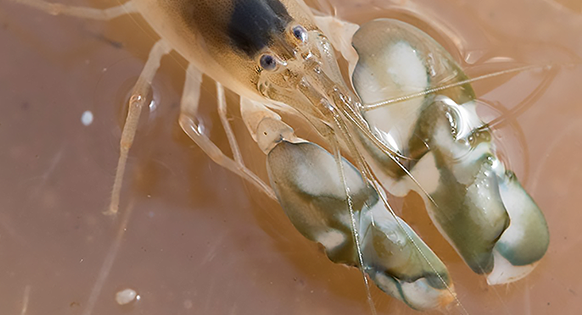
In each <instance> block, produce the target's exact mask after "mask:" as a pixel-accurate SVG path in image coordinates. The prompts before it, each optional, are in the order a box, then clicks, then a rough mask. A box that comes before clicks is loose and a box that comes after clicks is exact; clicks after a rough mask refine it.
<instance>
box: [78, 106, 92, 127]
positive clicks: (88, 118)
mask: <svg viewBox="0 0 582 315" xmlns="http://www.w3.org/2000/svg"><path fill="white" fill-rule="evenodd" d="M81 123H82V124H83V125H85V126H89V125H90V124H92V123H93V113H92V112H91V111H90V110H86V111H84V112H83V114H82V115H81Z"/></svg>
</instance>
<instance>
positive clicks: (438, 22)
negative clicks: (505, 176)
mask: <svg viewBox="0 0 582 315" xmlns="http://www.w3.org/2000/svg"><path fill="white" fill-rule="evenodd" d="M62 2H63V3H74V4H76V5H90V6H94V7H108V6H111V5H113V4H115V3H116V1H113V0H99V1H90V0H77V1H73V0H68V1H62ZM322 2H323V1H322ZM578 3H579V2H577V1H575V0H574V1H570V2H568V1H566V0H561V1H556V2H553V1H549V0H548V1H542V0H535V1H526V0H511V1H479V0H472V1H434V0H433V1H430V0H426V1H393V2H391V1H382V0H377V1H369V0H358V1H347V0H346V1H341V2H340V1H339V0H338V1H333V2H331V4H332V6H334V7H335V8H336V9H337V14H338V15H339V16H340V17H344V18H346V19H349V20H352V21H354V22H360V23H361V22H364V21H366V20H369V19H372V18H376V17H388V16H389V17H398V18H401V19H404V20H406V21H409V22H411V23H413V24H415V25H417V26H419V27H421V28H422V29H424V30H425V31H427V32H429V33H430V34H431V35H433V36H434V37H435V38H436V39H437V40H439V41H440V42H441V43H442V44H443V45H445V47H447V49H449V51H451V53H452V55H453V56H454V57H455V58H456V59H457V60H458V61H459V62H460V63H461V65H462V66H463V67H464V68H465V69H467V72H468V74H469V75H471V76H476V75H479V74H485V73H489V72H492V71H496V70H500V69H499V68H498V67H496V66H495V64H489V63H486V62H485V61H486V60H489V61H491V60H492V59H493V60H494V61H495V60H497V61H500V60H514V61H515V63H527V64H538V65H548V64H556V63H561V64H567V63H574V62H577V56H581V55H582V15H581V13H582V8H581V6H580V5H579V4H578ZM320 9H321V10H323V11H325V10H326V5H325V4H324V5H323V6H322V7H320ZM136 22H137V23H136ZM154 40H155V35H154V34H152V32H151V31H150V30H148V29H147V26H146V25H145V24H144V22H143V21H141V20H140V19H139V18H137V19H136V21H134V19H132V18H128V17H124V18H119V19H116V20H115V21H112V22H107V23H104V22H95V21H87V20H80V19H75V18H69V17H53V16H49V15H47V14H44V13H41V12H37V11H35V10H31V9H29V8H26V7H23V6H20V5H17V4H14V3H13V2H11V1H7V0H0V145H1V146H2V148H1V149H0V165H2V167H0V314H33V315H34V314H49V315H52V314H209V315H210V314H245V315H246V314H316V315H323V314H330V315H331V314H334V315H335V314H371V312H370V310H369V307H368V305H367V303H366V300H365V298H366V294H365V289H364V285H363V282H362V279H361V276H360V274H359V272H358V270H356V269H353V268H352V269H349V268H346V267H344V266H340V265H334V264H333V263H331V262H330V261H329V260H328V259H327V258H325V256H324V255H323V254H322V253H321V252H320V251H319V249H318V247H317V245H315V244H313V243H310V242H309V241H307V240H305V239H303V238H302V237H301V235H299V233H298V232H296V231H295V230H294V228H293V227H292V226H291V224H290V223H289V222H288V221H287V219H286V217H285V216H284V214H283V212H282V211H281V209H280V207H279V206H278V205H277V204H276V203H274V202H271V201H269V200H268V199H267V198H266V197H264V196H262V195H261V194H259V193H257V192H256V191H255V189H254V188H253V187H250V186H248V185H246V184H245V183H244V182H243V181H242V180H241V179H239V178H238V177H236V176H235V175H233V174H231V173H229V172H228V171H226V170H224V169H222V168H220V167H218V166H217V165H215V164H214V163H213V162H212V161H210V160H209V159H208V158H207V157H206V156H205V155H204V154H203V153H202V152H201V151H200V150H199V149H198V148H197V147H196V146H195V145H194V143H192V142H191V141H190V140H189V139H188V138H187V137H186V136H185V135H184V134H183V132H182V131H181V130H180V128H179V126H178V124H177V122H176V120H177V117H178V114H179V112H178V110H179V108H178V104H179V98H180V94H181V91H182V84H183V80H184V74H183V67H184V65H185V62H184V61H183V60H182V59H181V58H180V57H179V56H177V55H175V54H172V55H171V57H167V58H164V60H163V62H162V67H161V70H160V71H159V73H158V74H157V76H156V78H155V80H154V83H153V86H154V92H153V103H152V105H151V106H150V110H149V111H147V112H146V113H144V115H143V116H142V119H141V122H140V129H139V132H138V134H137V138H136V143H135V146H134V148H133V149H132V151H131V155H130V160H129V167H128V170H127V173H126V177H125V180H126V182H125V183H126V184H125V186H124V190H123V195H122V214H121V215H120V216H119V217H117V218H115V219H114V218H111V217H107V216H104V215H102V214H101V212H102V211H103V210H105V209H106V207H107V204H108V200H109V193H110V189H111V184H112V181H113V175H114V170H115V165H116V161H117V152H118V149H117V147H118V141H119V136H120V128H121V125H122V122H123V117H124V114H125V108H124V105H123V104H124V102H125V101H126V99H127V96H128V93H129V90H130V88H131V86H132V84H133V83H134V82H135V80H136V79H137V76H138V75H139V73H140V71H141V68H142V66H143V64H144V62H145V60H146V58H147V54H148V52H149V48H150V47H151V45H152V44H153V41H154ZM552 69H553V70H550V71H544V72H540V71H530V72H526V73H522V74H519V75H513V76H505V77H499V78H494V79H490V80H487V81H483V82H479V83H476V84H475V89H476V91H477V92H478V94H479V96H480V98H481V100H482V101H483V104H484V106H483V108H482V111H483V114H484V117H485V119H486V120H492V119H495V118H498V117H499V116H500V113H502V112H504V111H507V110H508V109H511V108H515V106H518V105H519V104H520V103H521V102H522V101H523V100H524V99H527V97H528V95H531V94H532V92H534V91H536V88H537V87H539V86H540V84H541V82H543V78H544V77H547V76H554V77H553V79H552V81H551V83H550V84H549V86H547V87H545V88H543V89H541V90H540V89H539V88H538V90H540V91H539V93H538V97H534V98H532V100H530V101H527V102H525V104H522V105H523V106H522V107H520V108H523V109H521V110H518V111H517V112H518V115H514V116H510V115H508V114H501V115H502V116H503V115H505V116H507V118H506V120H505V121H504V123H502V124H500V125H498V128H497V129H496V137H497V138H501V142H500V150H501V154H502V156H503V159H504V160H505V161H506V162H507V163H508V164H509V165H510V167H511V168H512V169H514V170H515V171H516V173H517V174H518V176H519V177H520V178H521V179H522V182H523V184H524V186H525V187H526V188H527V189H528V191H529V192H530V193H531V194H532V195H533V197H534V198H535V199H536V200H537V202H538V203H539V205H540V206H541V207H542V209H543V210H544V212H545V215H546V217H547V220H548V224H549V226H550V232H551V237H552V239H551V244H550V249H549V251H548V253H547V255H546V257H545V258H544V259H543V260H542V262H541V264H540V265H539V267H538V268H537V269H536V270H535V271H534V272H533V273H532V274H531V275H530V276H529V277H527V278H526V279H524V280H522V281H519V282H517V283H515V284H511V285H507V286H498V287H488V286H487V285H486V282H485V279H484V278H483V277H481V276H478V275H474V274H472V273H471V272H470V270H469V268H467V267H466V266H464V265H463V263H462V262H461V261H460V258H458V256H457V255H456V254H455V253H454V251H453V250H452V248H451V247H450V246H449V245H447V244H446V243H445V242H444V241H443V240H442V238H440V236H438V234H437V233H436V232H435V230H434V228H433V227H432V226H431V225H430V223H429V222H428V219H427V218H426V216H425V213H424V210H422V209H421V208H418V207H419V203H420V201H419V198H418V196H410V197H409V198H407V199H406V200H405V201H404V202H403V207H402V209H401V212H402V213H403V216H404V217H405V218H406V219H407V220H408V222H409V223H411V225H412V226H413V227H414V228H416V229H417V230H419V233H420V234H421V235H423V237H424V239H425V240H426V241H427V242H428V243H429V244H430V245H431V246H432V247H433V248H434V250H435V251H436V252H437V253H438V254H439V255H440V256H441V257H442V258H443V260H445V261H446V262H447V264H448V266H449V268H450V270H451V273H452V276H453V280H454V281H455V286H456V290H457V293H458V299H459V301H460V303H461V305H462V306H460V305H451V306H450V307H449V308H447V309H445V310H440V311H435V312H434V313H435V314H439V313H445V314H459V313H461V314H462V313H463V311H464V310H466V312H467V313H469V314H576V313H577V312H578V310H579V309H581V308H582V298H581V296H580V295H582V275H581V271H580V269H579V268H580V261H581V259H582V252H581V250H580V248H581V246H582V236H579V235H578V232H579V231H580V227H579V226H580V223H582V212H581V211H580V210H579V209H580V205H581V204H582V194H581V193H580V191H581V188H582V167H581V166H580V161H581V160H582V138H581V137H582V106H581V105H582V104H581V101H580V88H581V86H582V85H581V84H582V79H581V78H582V67H580V66H569V67H567V66H554V67H553V68H552ZM204 87H205V93H206V96H205V99H206V100H207V101H205V102H203V104H205V105H203V110H202V111H203V113H202V116H201V117H202V121H203V124H204V126H205V128H206V130H208V132H209V133H210V134H211V135H212V137H213V139H215V140H216V141H217V142H220V143H222V144H224V135H223V134H222V131H221V127H220V125H218V122H217V120H216V113H215V111H214V109H213V107H212V105H213V103H212V99H213V97H214V95H215V93H214V91H213V89H214V88H213V85H212V83H211V82H205V86H204ZM229 99H230V100H234V101H236V98H235V97H234V96H233V95H229ZM232 108H233V109H234V108H235V106H232ZM85 111H91V112H92V113H93V115H94V121H93V123H92V124H91V125H89V126H84V125H83V124H82V123H81V115H82V113H83V112H85ZM232 119H233V123H234V124H235V128H236V129H237V130H239V131H240V135H241V142H242V143H243V144H245V145H244V147H245V151H246V153H247V154H248V155H247V156H249V155H253V156H254V157H255V158H254V159H252V160H249V164H250V166H251V167H252V168H253V169H256V170H257V171H258V172H260V173H261V174H263V175H264V170H263V169H264V164H263V160H262V159H263V158H262V157H261V156H260V153H259V152H258V151H257V150H256V149H255V148H254V147H253V146H252V143H250V142H249V137H248V136H247V135H246V134H244V130H243V129H242V128H241V120H240V116H239V115H238V113H237V112H236V110H235V111H234V112H233V114H232ZM299 131H301V130H299ZM222 147H223V148H224V149H225V150H226V151H227V152H228V149H227V147H226V146H224V145H223V146H222ZM247 147H248V149H247ZM125 288H132V289H134V290H136V291H137V292H138V294H139V296H140V300H139V301H136V302H134V303H131V304H129V305H125V306H120V305H118V304H117V303H116V302H115V299H114V296H115V293H116V292H117V291H119V290H122V289H125ZM372 296H373V298H374V301H375V304H376V308H377V310H378V313H379V314H413V313H415V312H414V311H412V310H409V309H408V308H407V307H405V306H403V305H402V303H400V302H397V301H395V300H393V299H391V298H390V297H387V296H386V295H384V294H383V293H382V292H380V291H379V290H378V289H376V288H372Z"/></svg>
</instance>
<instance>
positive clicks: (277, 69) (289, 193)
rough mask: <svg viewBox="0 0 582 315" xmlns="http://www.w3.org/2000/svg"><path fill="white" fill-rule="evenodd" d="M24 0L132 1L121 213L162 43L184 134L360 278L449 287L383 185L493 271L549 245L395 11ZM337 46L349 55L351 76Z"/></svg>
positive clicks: (430, 296)
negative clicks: (413, 195) (141, 32)
mask: <svg viewBox="0 0 582 315" xmlns="http://www.w3.org/2000/svg"><path fill="white" fill-rule="evenodd" d="M21 2H24V3H27V4H29V5H32V6H35V7H38V8H40V9H44V10H46V11H48V12H51V13H53V14H58V13H62V14H70V15H76V16H80V17H88V18H96V19H110V18H114V17H116V16H119V15H122V14H126V13H130V14H131V13H139V14H140V15H141V16H143V18H144V19H145V20H146V21H147V22H148V23H149V24H150V25H151V27H152V28H153V29H154V30H155V31H156V32H157V33H158V35H159V36H160V40H158V42H157V43H156V44H155V45H154V47H153V48H152V50H151V52H150V57H149V59H148V61H147V63H146V65H145V67H144V70H143V72H142V74H141V76H140V78H139V80H138V82H137V83H136V85H135V87H134V90H133V92H132V97H131V99H130V109H129V114H128V117H127V120H126V124H125V126H124V130H123V134H122V139H121V154H120V159H119V163H118V169H117V175H116V180H115V183H114V188H113V195H112V201H111V207H110V209H109V210H108V213H109V214H115V213H116V212H117V211H118V205H119V201H120V200H119V193H120V189H121V185H122V178H123V174H124V169H125V163H126V159H127V156H128V153H129V149H130V147H131V144H132V142H133V137H134V134H135V130H136V127H137V121H138V120H139V115H140V111H141V108H142V107H143V106H144V104H145V99H146V95H147V92H148V90H149V88H150V86H149V85H150V83H151V80H152V78H153V75H154V74H155V72H156V70H157V68H158V66H159V62H160V59H161V57H162V56H164V55H165V54H167V53H168V52H169V51H171V50H175V51H177V52H178V53H180V54H181V55H182V56H183V57H184V58H185V59H186V60H187V61H188V62H189V66H188V69H187V77H186V82H185V87H184V92H183V96H182V103H181V115H180V125H181V126H182V128H183V130H184V131H185V132H186V134H188V136H189V137H190V138H191V139H192V140H193V141H194V142H196V143H197V144H198V145H199V147H200V148H201V149H202V150H203V151H204V152H205V153H206V154H208V155H209V156H210V157H211V158H212V159H213V160H214V161H215V162H216V163H218V164H220V165H222V166H224V167H226V168H228V169H229V170H231V171H233V172H235V173H236V174H238V175H240V176H241V177H243V178H244V179H246V180H248V181H249V182H250V183H252V184H254V185H255V186H256V187H257V188H258V189H260V190H261V191H263V192H265V193H266V194H267V195H268V196H270V197H272V198H273V199H276V200H278V202H279V203H280V204H281V206H282V208H283V210H284V211H285V213H286V214H287V216H288V217H289V219H290V220H291V222H292V223H293V225H294V226H295V227H296V228H297V230H298V231H299V232H300V233H301V234H303V235H304V236H305V237H306V238H308V239H310V240H312V241H315V242H318V243H320V244H322V245H323V247H324V248H325V252H326V254H327V256H328V257H329V259H330V260H331V261H333V262H336V263H342V264H346V265H349V266H355V267H358V268H359V269H360V270H361V272H362V274H363V278H364V281H366V283H367V281H368V280H367V279H368V277H369V278H370V279H372V280H373V282H374V283H375V284H376V285H377V286H378V287H379V288H380V289H382V290H383V291H385V292H386V293H388V294H390V295H392V296H394V297H395V298H397V299H399V300H401V301H403V302H405V303H406V304H408V305H409V306H410V307H412V308H415V309H419V310H425V309H432V308H435V307H440V306H444V305H446V304H448V303H449V302H451V301H452V300H454V299H455V298H456V297H455V293H454V289H453V285H452V280H451V278H450V276H449V273H448V271H447V269H446V267H445V264H444V263H443V262H442V261H441V260H440V259H439V258H438V257H437V256H436V254H435V253H434V252H433V251H432V250H431V249H430V248H429V247H428V246H427V245H426V244H425V243H424V242H423V241H422V240H421V239H420V237H419V236H418V235H417V234H416V232H415V231H414V230H413V229H412V228H411V227H410V226H408V225H407V224H406V222H404V221H403V220H402V219H400V218H399V217H398V216H397V215H396V214H395V212H394V211H393V210H392V209H391V207H390V204H389V202H388V200H387V198H388V197H387V194H386V191H388V192H390V193H391V194H393V195H405V194H406V193H408V191H410V190H416V191H417V192H419V193H420V194H421V195H422V196H423V197H424V199H425V203H426V205H427V210H428V212H429V215H430V216H431V218H432V220H433V222H434V223H435V225H436V226H437V227H438V229H439V231H440V232H441V233H442V234H443V235H444V237H445V238H447V240H449V241H450V243H451V244H452V245H453V247H454V248H455V249H456V250H457V252H458V253H459V255H460V256H461V257H462V258H463V259H464V260H465V262H466V263H467V264H468V265H469V266H470V267H471V268H472V269H473V270H474V271H475V272H477V273H483V274H485V275H487V277H488V281H489V283H490V284H500V283H508V282H511V281H515V280H518V279H520V278H522V277H524V276H525V275H527V274H528V273H529V272H530V271H531V270H532V269H533V267H534V266H535V265H536V263H537V262H538V261H539V260H540V259H541V257H542V256H543V255H544V253H545V251H546V249H547V246H548V241H549V235H548V230H547V226H546V223H545V219H544V217H543V214H542V213H541V211H540V210H539V208H538V207H537V205H536V204H535V202H534V201H533V200H532V199H531V197H530V196H529V195H528V194H527V193H526V192H525V191H524V190H523V188H522V187H521V185H520V184H519V182H518V181H517V180H516V178H515V176H514V175H513V173H511V172H510V171H509V170H506V169H505V167H504V166H503V164H502V163H501V162H500V161H499V159H498V158H497V157H496V155H495V148H494V146H493V144H492V142H491V137H490V134H489V131H488V129H487V128H486V127H484V126H483V123H482V122H481V120H480V119H479V117H478V116H477V114H476V111H475V104H474V99H475V96H474V92H473V90H472V88H471V86H470V84H469V82H470V80H469V79H468V78H467V77H466V76H465V74H464V73H463V72H462V70H461V69H460V67H459V66H458V65H457V64H456V63H455V62H454V60H453V59H452V58H451V56H450V55H449V54H448V53H447V52H446V51H445V50H444V49H443V48H442V47H441V46H440V45H439V44H438V43H436V42H435V41H434V40H432V39H431V38H430V37H429V36H428V35H427V34H425V33H423V32H422V31H420V30H418V29H416V28H414V27H412V26H410V25H408V24H405V23H403V22H399V21H395V20H389V19H380V20H375V21H372V22H369V23H367V24H365V25H363V26H362V27H359V26H357V25H354V24H351V23H348V22H344V21H340V20H338V19H335V18H333V17H326V16H318V15H314V14H313V13H312V12H311V10H310V8H309V7H308V6H307V5H305V3H303V2H302V1H300V0H218V1H217V0H195V1H192V0H164V1H160V0H130V1H128V2H125V3H124V4H122V5H120V6H119V7H115V8H111V9H108V10H95V9H90V8H71V7H64V6H55V5H51V4H49V3H46V2H43V1H42V0H21ZM334 51H339V52H340V54H341V55H342V56H343V57H344V58H345V59H346V60H347V61H348V64H349V66H348V68H349V69H348V71H349V74H350V79H351V81H352V82H351V83H352V84H351V85H348V84H346V83H345V82H344V80H343V77H342V75H341V71H340V69H339V67H338V64H337V59H336V56H335V53H334ZM203 74H204V75H206V76H208V77H210V78H212V79H213V80H215V81H216V82H217V91H218V112H219V114H220V115H221V119H222V122H223V124H224V127H225V130H226V133H227V137H228V140H229V143H230V146H231V149H232V152H233V157H229V156H226V155H225V154H223V153H222V152H221V151H220V149H219V148H218V147H217V146H216V145H215V144H214V143H212V141H211V140H210V139H209V138H208V137H207V136H206V135H204V134H203V133H201V132H200V129H199V128H198V125H197V119H196V115H197V111H198V101H199V98H200V84H201V81H202V75H203ZM351 86H353V88H352V87H351ZM224 88H227V89H229V90H231V91H233V92H235V93H237V94H238V95H239V96H240V111H241V115H242V117H243V120H244V122H245V125H246V126H247V128H248V131H249V133H250V134H251V136H252V137H253V139H254V140H255V141H256V143H257V145H258V146H259V148H260V149H261V150H262V151H263V152H264V153H265V154H266V156H267V170H268V172H269V179H270V183H269V184H267V183H265V182H263V181H262V179H261V178H259V177H258V176H257V175H255V174H254V173H253V172H252V171H250V170H249V169H247V168H246V166H245V164H244V161H243V158H242V155H241V153H240V150H239V148H238V144H237V142H236V137H235V135H234V133H233V132H232V130H231V129H230V126H229V124H228V121H227V119H226V111H227V105H226V100H225V97H224ZM288 113H293V114H298V115H300V116H302V117H303V118H304V119H305V120H306V121H307V122H309V123H310V124H311V126H312V127H313V128H314V129H315V130H316V131H317V132H318V133H319V135H320V136H321V138H322V139H323V140H324V142H325V143H323V146H320V145H318V144H315V143H313V142H310V141H308V140H306V139H301V138H299V137H297V136H296V135H295V133H294V130H293V128H292V127H291V126H289V125H287V124H286V123H285V122H284V120H283V119H284V117H282V116H284V114H288ZM394 125H399V126H402V128H398V129H397V130H396V129H395V128H392V127H393V126H394ZM328 150H329V151H328ZM369 300H370V302H371V298H370V299H369ZM372 308H373V305H372Z"/></svg>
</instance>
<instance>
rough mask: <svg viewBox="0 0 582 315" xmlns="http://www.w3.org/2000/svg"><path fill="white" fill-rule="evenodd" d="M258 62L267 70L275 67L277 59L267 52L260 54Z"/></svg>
mask: <svg viewBox="0 0 582 315" xmlns="http://www.w3.org/2000/svg"><path fill="white" fill-rule="evenodd" d="M259 64H260V65H261V68H263V69H265V70H267V71H273V70H275V69H276V68H277V60H276V59H275V57H273V56H271V55H269V54H264V55H262V56H261V59H260V60H259Z"/></svg>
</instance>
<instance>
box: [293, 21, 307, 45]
mask: <svg viewBox="0 0 582 315" xmlns="http://www.w3.org/2000/svg"><path fill="white" fill-rule="evenodd" d="M291 33H292V34H293V37H295V38H297V40H299V41H300V42H302V43H305V42H306V41H307V31H306V30H305V28H303V26H301V25H297V26H295V27H293V29H291Z"/></svg>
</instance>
